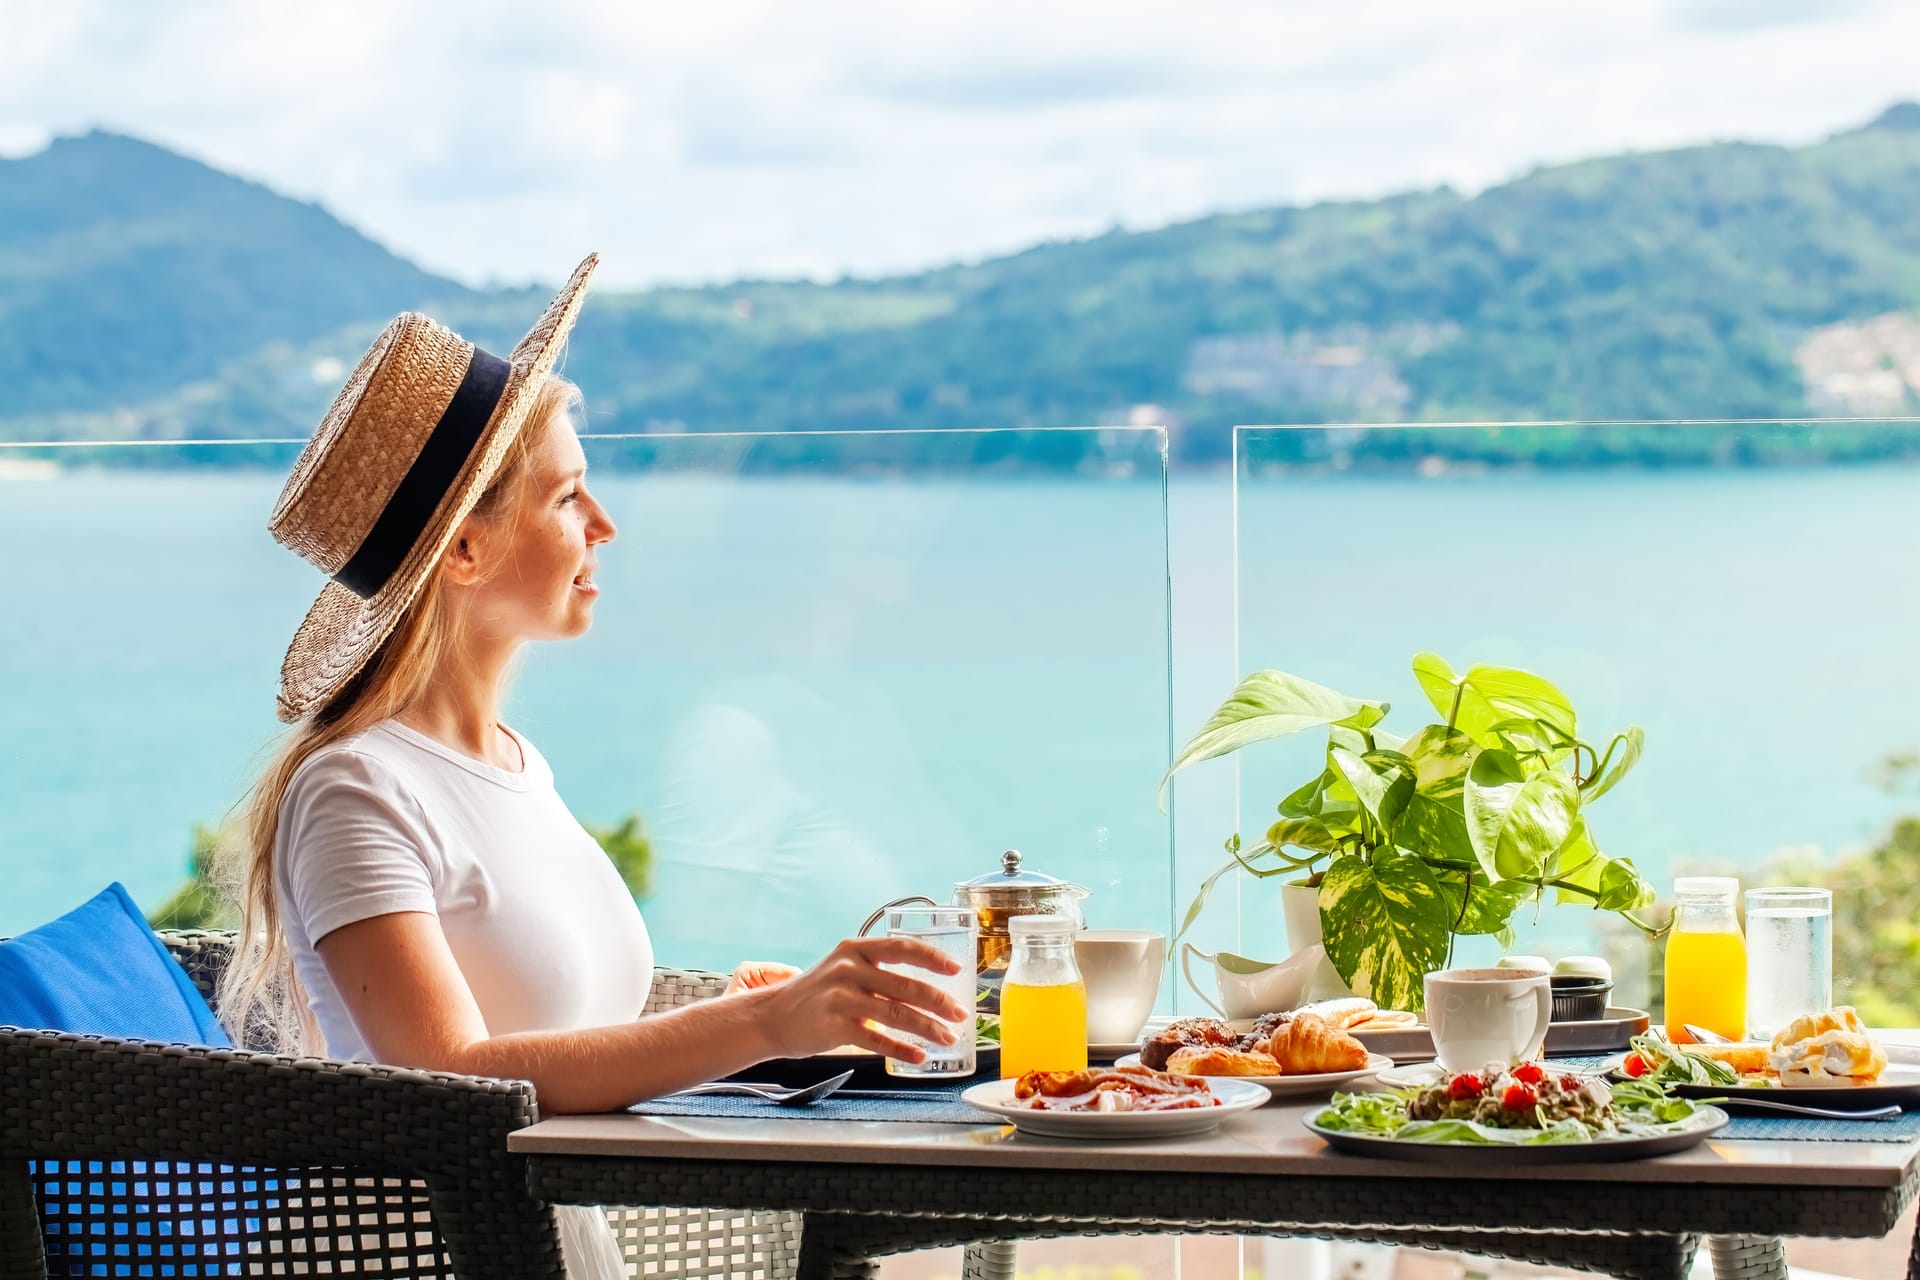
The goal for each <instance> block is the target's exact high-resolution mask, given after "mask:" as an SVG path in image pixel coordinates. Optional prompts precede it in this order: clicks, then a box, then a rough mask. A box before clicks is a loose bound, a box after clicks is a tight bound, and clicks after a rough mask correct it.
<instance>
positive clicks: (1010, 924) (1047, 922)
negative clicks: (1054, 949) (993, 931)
mask: <svg viewBox="0 0 1920 1280" xmlns="http://www.w3.org/2000/svg"><path fill="white" fill-rule="evenodd" d="M1007 932H1008V933H1010V934H1012V935H1013V937H1014V938H1015V939H1019V938H1058V939H1063V940H1064V939H1067V938H1071V937H1073V936H1074V935H1075V934H1077V933H1079V932H1080V922H1079V921H1078V920H1076V919H1074V918H1073V917H1072V916H1015V917H1013V918H1012V919H1011V920H1009V921H1007Z"/></svg>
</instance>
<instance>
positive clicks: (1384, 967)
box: [1320, 852, 1452, 1010]
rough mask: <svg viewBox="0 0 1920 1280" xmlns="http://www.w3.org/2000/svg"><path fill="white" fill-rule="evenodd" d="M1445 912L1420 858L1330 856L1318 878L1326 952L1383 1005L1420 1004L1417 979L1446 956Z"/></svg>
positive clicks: (1351, 980)
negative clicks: (1330, 861) (1323, 876)
mask: <svg viewBox="0 0 1920 1280" xmlns="http://www.w3.org/2000/svg"><path fill="white" fill-rule="evenodd" d="M1451 924H1452V920H1451V918H1450V917H1449V916H1448V915H1447V900H1446V895H1445V894H1443V893H1442V892H1441V890H1440V886H1439V884H1438V883H1437V882H1436V881H1435V880H1434V877H1433V872H1432V871H1431V870H1429V869H1428V867H1427V865H1426V864H1425V863H1424V862H1422V861H1420V859H1418V858H1416V857H1414V856H1413V855H1411V854H1407V853H1399V852H1386V853H1383V854H1381V855H1380V856H1379V857H1377V858H1376V859H1375V860H1374V861H1373V863H1372V864H1369V863H1368V862H1367V860H1366V859H1365V858H1359V857H1352V858H1336V859H1334V862H1333V865H1332V866H1330V867H1328V868H1327V876H1326V879H1325V880H1323V881H1322V882H1321V884H1320V929H1321V933H1322V935H1323V937H1324V939H1325V942H1326V947H1327V956H1328V958H1330V959H1331V960H1332V961H1333V967H1334V968H1335V969H1336V970H1338V971H1339V974H1340V976H1341V978H1343V979H1344V980H1345V981H1346V983H1347V985H1349V986H1351V987H1352V988H1353V990H1354V992H1355V993H1356V994H1358V995H1364V996H1366V997H1367V998H1368V999H1370V1000H1372V1001H1374V1002H1375V1003H1376V1004H1378V1005H1380V1006H1381V1007H1382V1008H1384V1009H1416V1010H1417V1009H1420V1008H1423V1007H1424V1006H1425V1002H1426V995H1425V992H1424V990H1423V989H1422V979H1423V978H1424V977H1425V976H1426V975H1427V974H1428V973H1430V972H1432V971H1433V970H1434V969H1437V968H1439V967H1440V966H1441V965H1442V964H1445V963H1446V959H1447V937H1448V931H1449V926H1450V925H1451Z"/></svg>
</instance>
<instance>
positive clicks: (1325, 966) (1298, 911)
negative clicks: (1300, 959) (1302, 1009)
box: [1280, 884, 1353, 1001]
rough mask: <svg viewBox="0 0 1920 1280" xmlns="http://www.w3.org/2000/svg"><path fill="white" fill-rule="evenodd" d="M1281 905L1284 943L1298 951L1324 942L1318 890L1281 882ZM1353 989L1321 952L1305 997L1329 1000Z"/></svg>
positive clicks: (1290, 949) (1291, 951) (1351, 992)
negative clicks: (1285, 938)
mask: <svg viewBox="0 0 1920 1280" xmlns="http://www.w3.org/2000/svg"><path fill="white" fill-rule="evenodd" d="M1280 909H1281V912H1282V914H1284V915H1285V917H1286V921H1287V947H1288V949H1289V952H1290V953H1292V954H1297V953H1298V952H1299V951H1301V950H1302V949H1303V948H1306V947H1316V946H1317V947H1322V948H1324V946H1325V940H1324V939H1323V938H1322V936H1321V933H1320V890H1319V889H1318V888H1309V887H1308V886H1306V885H1302V884H1283V885H1281V886H1280ZM1352 994H1353V989H1352V988H1351V987H1349V986H1348V985H1347V984H1346V983H1344V982H1342V981H1341V980H1340V971H1339V970H1338V969H1335V968H1334V967H1333V961H1331V960H1329V959H1327V958H1326V957H1325V956H1324V955H1322V956H1321V958H1320V966H1319V968H1318V969H1316V970H1315V971H1314V975H1313V978H1312V980H1311V981H1309V982H1308V983H1307V995H1306V998H1307V999H1308V1000H1310V1001H1311V1000H1332V999H1336V998H1338V997H1341V996H1350V995H1352Z"/></svg>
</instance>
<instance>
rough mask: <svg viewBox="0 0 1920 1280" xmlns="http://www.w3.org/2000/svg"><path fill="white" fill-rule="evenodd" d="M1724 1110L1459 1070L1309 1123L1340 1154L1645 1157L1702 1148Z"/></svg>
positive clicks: (1530, 1074)
mask: <svg viewBox="0 0 1920 1280" xmlns="http://www.w3.org/2000/svg"><path fill="white" fill-rule="evenodd" d="M1727 1122H1728V1117H1727V1113H1726V1112H1724V1111H1722V1110H1720V1108H1718V1107H1715V1106H1710V1105H1708V1104H1706V1103H1701V1102H1694V1101H1691V1100H1689V1099H1686V1098H1677V1097H1674V1096H1672V1095H1671V1094H1670V1093H1668V1092H1667V1091H1666V1089H1664V1088H1663V1087H1662V1086H1660V1085H1658V1084H1654V1083H1651V1082H1649V1081H1640V1080H1630V1081H1625V1082H1622V1083H1620V1084H1618V1085H1614V1086H1612V1087H1609V1086H1607V1085H1606V1084H1604V1083H1602V1082H1601V1081H1599V1080H1596V1079H1594V1078H1592V1077H1590V1076H1582V1075H1578V1074H1575V1073H1572V1072H1554V1071H1551V1070H1548V1069H1545V1068H1543V1067H1542V1066H1541V1065H1540V1064H1539V1063H1521V1064H1520V1065H1519V1066H1516V1067H1513V1068H1510V1069H1505V1068H1499V1069H1495V1070H1494V1071H1493V1072H1492V1073H1490V1074H1486V1075H1483V1074H1481V1073H1478V1072H1457V1073H1452V1074H1447V1075H1441V1076H1437V1077H1435V1078H1433V1079H1432V1080H1431V1082H1429V1083H1426V1084H1422V1085H1415V1086H1410V1087H1407V1088H1402V1089H1397V1090H1395V1091H1393V1092H1391V1093H1358V1094H1355V1093H1340V1094H1335V1095H1334V1098H1333V1101H1332V1102H1331V1103H1330V1104H1328V1105H1327V1106H1325V1107H1322V1108H1321V1109H1320V1110H1319V1111H1317V1112H1315V1113H1314V1114H1313V1115H1311V1116H1309V1117H1307V1119H1306V1122H1305V1123H1306V1126H1307V1128H1308V1129H1310V1130H1311V1131H1312V1132H1313V1133H1315V1134H1316V1135H1318V1136H1319V1137H1320V1138H1321V1139H1323V1140H1324V1141H1325V1142H1326V1143H1327V1144H1328V1145H1329V1146H1332V1147H1333V1148H1334V1149H1336V1150H1339V1151H1346V1152H1351V1153H1353V1154H1356V1155H1368V1156H1381V1157H1386V1158H1389V1159H1395V1160H1417V1161H1428V1162H1433V1163H1442V1164H1452V1165H1455V1166H1456V1167H1459V1166H1470V1165H1475V1164H1494V1165H1514V1164H1520V1165H1533V1164H1564V1163H1581V1162H1587V1161H1593V1160H1638V1159H1643V1158H1645V1157H1648V1156H1659V1155H1667V1154H1669V1153H1671V1152H1675V1151H1684V1150H1686V1149H1687V1148H1689V1147H1693V1146H1696V1145H1698V1144H1699V1143H1701V1142H1703V1141H1705V1140H1706V1139H1707V1138H1709V1137H1711V1136H1712V1135H1713V1134H1715V1133H1718V1132H1719V1131H1720V1130H1721V1129H1723V1128H1725V1127H1726V1125H1727Z"/></svg>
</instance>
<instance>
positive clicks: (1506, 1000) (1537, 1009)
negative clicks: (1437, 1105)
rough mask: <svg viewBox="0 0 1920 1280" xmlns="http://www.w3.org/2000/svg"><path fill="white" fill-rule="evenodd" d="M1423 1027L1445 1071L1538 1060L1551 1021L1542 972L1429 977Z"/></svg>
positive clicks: (1450, 972)
mask: <svg viewBox="0 0 1920 1280" xmlns="http://www.w3.org/2000/svg"><path fill="white" fill-rule="evenodd" d="M1426 990H1427V1026H1428V1027H1430V1028H1431V1029H1432V1031H1433V1052H1434V1057H1436V1058H1437V1059H1439V1062H1440V1065H1441V1067H1443V1068H1444V1069H1446V1070H1448V1071H1478V1070H1479V1069H1480V1068H1481V1067H1484V1066H1486V1065H1487V1064H1488V1063H1490V1062H1499V1063H1504V1064H1506V1065H1508V1066H1511V1065H1513V1064H1514V1063H1516V1062H1523V1061H1525V1060H1526V1059H1528V1058H1534V1057H1538V1056H1539V1054H1540V1047H1541V1046H1542V1045H1543V1044H1545V1043H1546V1039H1547V1023H1548V1022H1549V1021H1551V1020H1552V1018H1553V987H1552V985H1551V984H1550V983H1549V982H1548V980H1547V974H1546V972H1545V971H1544V970H1533V969H1442V970H1439V971H1438V972H1435V973H1430V974H1428V975H1427V980H1426Z"/></svg>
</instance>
